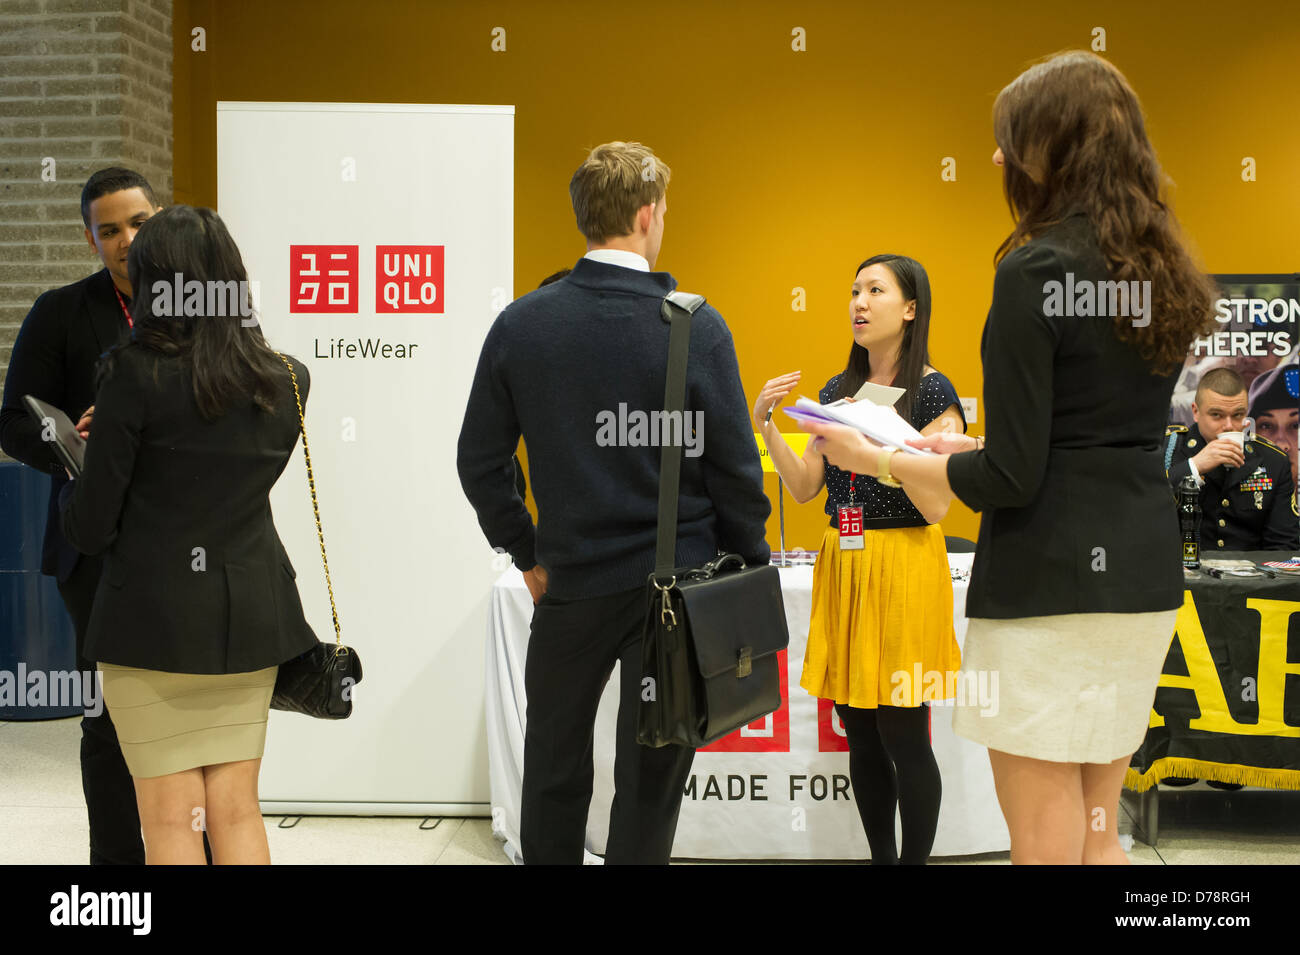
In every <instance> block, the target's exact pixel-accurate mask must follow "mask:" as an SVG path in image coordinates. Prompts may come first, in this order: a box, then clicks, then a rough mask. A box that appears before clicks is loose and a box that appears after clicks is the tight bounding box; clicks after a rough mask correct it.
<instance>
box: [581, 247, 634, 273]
mask: <svg viewBox="0 0 1300 955" xmlns="http://www.w3.org/2000/svg"><path fill="white" fill-rule="evenodd" d="M583 258H584V259H592V260H594V261H596V262H604V263H605V264H606V265H617V266H620V267H622V268H625V269H636V270H637V271H638V272H649V271H650V263H649V262H647V261H646V258H645V256H643V255H638V254H637V253H636V252H629V251H627V250H626V249H592V250H591V251H590V252H588V253H587V254H586V255H584V256H583Z"/></svg>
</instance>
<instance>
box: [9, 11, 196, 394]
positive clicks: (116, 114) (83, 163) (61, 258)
mask: <svg viewBox="0 0 1300 955" xmlns="http://www.w3.org/2000/svg"><path fill="white" fill-rule="evenodd" d="M171 7H172V5H171V3H170V2H168V0H3V3H0V384H2V383H3V380H4V376H5V374H6V372H7V370H8V366H9V355H10V352H11V351H12V349H13V343H14V338H15V337H16V336H17V334H18V328H19V326H20V325H21V324H22V321H23V318H24V317H25V316H26V315H27V310H28V309H29V308H31V305H32V302H34V301H35V300H36V297H37V296H38V295H40V293H41V292H43V291H45V290H46V289H50V288H54V287H56V286H59V285H66V284H68V283H69V282H75V281H76V280H77V279H80V278H83V277H85V276H86V275H89V274H90V273H91V272H95V271H98V270H99V269H100V268H102V267H103V266H102V264H101V263H100V261H99V259H98V258H97V257H96V256H95V254H94V252H93V251H92V250H91V249H90V248H89V246H88V245H87V244H86V239H85V236H84V234H83V228H84V227H83V225H82V221H81V211H80V206H79V202H80V197H81V187H82V186H83V185H84V184H85V182H86V179H87V178H88V177H89V176H90V174H91V173H92V172H94V171H95V170H96V169H100V168H103V167H104V166H127V167H130V168H132V169H135V170H137V171H139V172H140V173H142V174H143V175H144V176H145V177H146V178H147V179H148V180H149V182H150V183H151V184H152V185H153V187H154V190H155V192H156V194H157V196H158V201H159V202H160V203H162V204H163V205H167V204H169V203H170V202H171V196H172V119H171V115H172V104H171V96H172V89H171V73H172V13H171ZM49 160H53V168H52V175H53V179H52V181H47V178H48V177H49V175H50V173H48V172H46V169H47V168H48V167H49Z"/></svg>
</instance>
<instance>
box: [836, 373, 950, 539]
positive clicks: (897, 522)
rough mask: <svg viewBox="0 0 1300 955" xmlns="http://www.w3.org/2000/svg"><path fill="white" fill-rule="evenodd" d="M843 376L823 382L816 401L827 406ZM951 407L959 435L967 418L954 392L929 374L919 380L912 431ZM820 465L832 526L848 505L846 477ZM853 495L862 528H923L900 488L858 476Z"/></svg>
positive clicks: (936, 375)
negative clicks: (958, 420)
mask: <svg viewBox="0 0 1300 955" xmlns="http://www.w3.org/2000/svg"><path fill="white" fill-rule="evenodd" d="M842 375H843V372H841V373H840V374H839V375H836V376H835V377H834V378H832V379H831V380H830V381H828V382H826V387H824V388H823V389H822V390H821V391H820V392H819V393H818V400H819V401H820V402H821V403H822V404H827V403H829V402H831V401H833V400H834V398H833V397H832V396H833V395H834V394H835V390H836V388H838V387H839V384H840V378H841V377H842ZM952 405H956V406H957V411H958V412H959V413H960V414H961V427H962V431H963V432H964V431H965V430H966V415H965V413H964V412H962V407H961V401H960V400H959V399H958V397H957V391H956V389H955V388H953V386H952V382H950V381H949V380H948V379H947V378H946V377H944V376H943V375H942V374H940V373H939V372H937V371H932V372H930V374H928V375H926V376H925V377H924V378H922V379H921V384H920V386H919V388H918V390H917V396H916V401H915V402H913V406H912V427H914V428H916V430H917V431H920V430H921V429H922V428H924V427H925V426H926V425H928V424H929V423H930V422H931V421H933V420H934V419H935V418H937V417H939V415H941V414H943V413H944V411H946V410H947V409H948V408H949V407H951V406H952ZM822 463H823V465H824V466H825V468H826V489H827V495H826V513H827V515H829V517H830V519H831V524H832V525H835V524H837V523H838V521H839V508H840V507H842V506H844V505H846V504H848V503H849V473H850V472H848V471H841V470H840V469H839V468H837V467H835V465H833V464H831V463H830V462H829V461H827V460H826V459H825V458H822ZM853 486H854V488H855V492H854V495H853V502H854V503H855V504H861V505H862V524H863V526H864V527H870V528H876V529H879V528H882V527H924V526H925V523H926V522H925V518H924V517H922V516H921V512H920V511H918V510H917V509H916V505H914V504H913V503H912V502H911V500H909V499H908V497H907V494H906V493H904V491H903V489H902V488H901V487H885V486H884V485H883V484H881V483H880V482H879V481H877V480H876V479H875V478H874V477H868V476H866V475H864V474H859V475H858V476H857V479H856V480H855V481H854V482H853Z"/></svg>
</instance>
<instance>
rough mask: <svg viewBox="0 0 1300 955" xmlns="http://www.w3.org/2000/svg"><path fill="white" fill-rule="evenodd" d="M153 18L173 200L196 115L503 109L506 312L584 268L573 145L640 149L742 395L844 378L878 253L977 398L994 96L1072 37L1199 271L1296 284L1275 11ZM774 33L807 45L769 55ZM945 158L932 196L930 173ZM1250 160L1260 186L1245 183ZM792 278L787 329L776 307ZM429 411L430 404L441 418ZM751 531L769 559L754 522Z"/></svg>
mask: <svg viewBox="0 0 1300 955" xmlns="http://www.w3.org/2000/svg"><path fill="white" fill-rule="evenodd" d="M174 26H175V34H176V36H175V40H176V42H175V56H174V69H175V90H174V97H173V103H174V110H175V132H174V135H175V194H176V201H177V202H186V203H191V204H199V205H210V206H211V205H215V203H216V112H215V104H216V102H217V100H219V99H220V100H289V101H293V100H302V101H336V102H398V103H493V104H495V103H504V104H513V105H514V106H515V109H516V113H515V213H516V214H515V291H516V294H523V293H524V292H526V291H529V290H531V289H532V288H533V287H535V286H536V284H537V282H538V281H539V280H540V279H541V278H543V277H544V276H546V275H548V274H550V273H551V272H553V271H555V270H556V269H559V268H563V267H566V266H570V265H572V264H573V262H574V261H575V260H577V259H578V258H579V257H580V256H581V255H582V254H583V252H584V251H585V246H584V244H583V242H582V239H581V236H580V235H579V234H578V232H577V229H576V228H575V226H574V224H573V214H572V210H571V208H570V205H569V197H568V181H569V177H570V176H571V175H572V173H573V170H574V169H575V168H576V167H577V165H578V163H579V162H580V161H581V160H582V158H583V157H584V155H585V154H586V150H587V149H588V148H590V147H591V146H594V145H596V144H597V143H601V142H605V141H608V140H613V139H625V140H627V139H636V140H640V141H642V142H645V143H648V144H650V145H651V146H653V147H654V149H655V150H656V151H657V152H658V153H659V154H660V155H661V156H662V157H663V158H664V159H665V160H666V161H667V162H668V163H669V165H670V166H671V167H672V169H673V178H672V183H671V185H670V187H669V196H670V203H669V212H668V215H667V230H666V234H665V240H664V247H663V251H662V253H661V255H660V259H659V263H658V267H659V268H662V269H666V270H668V271H670V272H672V273H673V274H674V275H675V276H676V277H677V280H678V282H679V284H680V286H681V287H682V288H683V289H686V290H689V291H695V292H701V293H703V294H705V295H707V296H708V298H709V300H710V302H711V303H712V304H713V305H715V306H716V307H717V308H718V309H719V310H720V311H721V312H722V314H723V316H724V317H725V318H726V319H727V322H728V324H729V325H730V326H731V329H732V332H733V334H734V336H735V340H736V349H737V353H738V355H739V359H740V368H741V374H742V376H743V380H744V384H745V389H746V392H747V394H749V395H750V396H751V399H752V397H753V396H754V395H755V394H756V393H757V391H758V389H759V387H761V385H762V383H763V382H764V381H765V380H766V379H768V378H771V377H774V376H776V375H779V374H782V373H784V372H787V371H792V370H795V369H796V368H799V369H802V370H803V372H804V375H805V386H804V387H803V388H801V389H800V390H801V391H803V392H804V393H806V394H808V395H810V396H815V394H816V391H817V389H818V388H819V387H820V386H821V385H822V384H823V383H824V382H825V380H826V379H827V378H829V377H830V376H831V375H832V374H834V373H835V372H836V371H838V370H840V368H841V367H842V365H843V362H844V360H845V357H846V355H847V353H848V348H849V343H850V341H851V333H850V330H849V326H848V320H847V314H848V312H847V304H848V291H849V286H850V284H851V282H852V280H853V268H854V266H856V265H857V263H858V262H860V261H861V260H863V259H865V258H866V257H867V256H869V255H872V254H875V253H879V252H897V253H903V254H907V255H911V256H914V257H915V258H917V259H919V260H920V261H921V262H922V263H923V264H924V265H925V266H926V268H927V269H928V271H929V273H930V278H931V283H932V287H933V293H934V317H933V324H932V330H931V353H932V358H933V362H934V364H935V366H936V367H938V368H939V370H941V371H943V372H944V373H945V374H947V375H948V377H949V378H951V379H952V380H953V382H954V384H955V385H956V387H957V390H958V392H959V393H960V394H961V395H963V396H979V395H981V393H982V379H981V374H980V361H979V342H980V331H981V329H982V327H983V323H984V317H985V315H986V313H987V310H988V305H989V296H990V292H991V288H992V276H993V272H992V255H993V251H994V249H995V248H996V247H997V245H998V243H999V242H1000V241H1001V240H1002V238H1003V237H1004V236H1005V235H1006V233H1007V231H1008V230H1009V228H1010V218H1009V216H1008V213H1007V210H1006V205H1005V203H1004V201H1003V199H1002V195H1001V180H1000V178H999V175H998V172H997V170H996V169H995V167H994V166H993V165H992V164H991V163H990V156H991V154H992V152H993V150H994V148H995V147H994V142H993V138H992V133H991V128H990V112H991V107H992V103H993V98H994V96H995V95H996V94H997V91H998V90H999V89H1000V88H1001V87H1002V86H1004V85H1005V84H1006V83H1007V82H1009V81H1010V80H1011V79H1013V78H1014V77H1015V76H1016V74H1017V73H1018V72H1020V70H1021V69H1023V68H1024V67H1025V66H1026V65H1028V64H1029V63H1030V62H1031V61H1033V60H1035V59H1037V58H1038V57H1040V56H1042V55H1044V54H1048V53H1052V52H1055V51H1057V50H1061V49H1066V48H1086V47H1088V45H1089V44H1090V43H1091V42H1092V31H1093V29H1094V28H1095V27H1102V28H1104V29H1105V31H1106V45H1107V49H1106V52H1105V55H1107V56H1108V57H1109V58H1110V59H1111V60H1112V61H1113V62H1114V63H1116V64H1117V65H1118V66H1119V67H1120V69H1122V70H1123V71H1124V72H1125V74H1126V75H1127V76H1128V78H1129V80H1130V82H1131V83H1132V84H1133V86H1134V88H1135V89H1136V90H1137V92H1138V95H1139V97H1140V98H1141V100H1142V102H1143V105H1144V107H1145V110H1146V113H1147V117H1148V130H1149V133H1150V135H1151V138H1152V140H1153V142H1154V143H1155V145H1156V148H1157V150H1158V153H1159V155H1160V158H1161V161H1162V162H1163V164H1164V167H1165V169H1166V171H1167V173H1168V174H1169V175H1170V177H1171V178H1172V179H1173V180H1174V182H1176V183H1177V188H1176V190H1174V191H1173V192H1172V193H1171V195H1172V197H1173V202H1174V206H1175V208H1176V210H1177V211H1178V213H1179V215H1180V217H1181V219H1182V221H1183V223H1184V226H1185V227H1186V229H1187V231H1188V233H1189V234H1190V236H1191V237H1192V239H1193V242H1194V245H1195V247H1196V249H1197V252H1198V254H1199V257H1200V259H1201V261H1202V262H1203V264H1204V265H1205V266H1206V268H1207V270H1208V271H1215V272H1247V271H1251V272H1254V271H1259V272H1268V271H1295V270H1297V269H1300V261H1298V260H1300V255H1298V254H1297V251H1298V249H1297V246H1298V245H1300V242H1298V241H1297V236H1300V158H1298V157H1300V124H1297V122H1296V119H1295V109H1296V93H1297V90H1300V82H1298V81H1297V79H1296V75H1297V74H1296V72H1295V69H1296V64H1297V63H1300V28H1297V20H1296V12H1295V7H1294V4H1293V3H1292V2H1289V0H1265V2H1259V3H1252V4H1245V5H1232V4H1225V3H1223V2H1214V3H1208V2H1191V3H1182V2H1179V3H1143V4H1136V3H1131V2H1114V0H1106V2H1092V3H1048V4H1030V3H1025V2H1007V0H990V2H984V3H978V4H977V3H958V2H937V0H916V2H911V3H864V2H861V0H844V2H835V3H817V2H803V3H789V2H783V3H773V2H756V3H755V2H751V3H744V4H730V3H714V2H708V0H696V2H692V3H683V2H658V3H626V4H615V3H609V2H581V3H579V2H570V3H543V2H509V3H487V2H414V0H407V2H395V0H371V2H365V3H358V2H344V0H311V2H283V0H177V2H176V4H175V15H174ZM195 27H202V28H203V29H204V30H205V31H206V37H205V39H206V47H207V49H206V51H205V52H195V51H193V50H192V48H191V46H192V41H191V37H192V30H193V29H194V28H195ZM494 27H504V28H505V31H506V33H505V37H506V50H505V52H493V51H492V50H491V42H492V30H493V28H494ZM796 27H802V28H803V29H804V30H805V31H806V38H807V40H806V45H807V50H806V52H801V53H800V52H793V51H792V49H791V41H792V33H791V31H792V30H793V29H794V28H796ZM948 156H950V157H954V158H955V159H956V161H957V180H956V181H955V182H943V181H941V179H940V163H941V161H942V159H943V157H948ZM1245 156H1253V157H1254V158H1255V159H1256V161H1257V164H1258V181H1256V182H1253V183H1244V182H1243V181H1242V179H1241V162H1242V158H1243V157H1245ZM235 238H236V241H238V239H239V237H238V236H236V237H235ZM795 287H801V288H803V289H806V290H807V303H808V307H807V311H804V312H796V311H792V310H791V290H792V289H793V288H795ZM440 398H441V399H443V402H444V403H442V405H441V406H442V407H445V408H446V409H448V410H447V411H446V412H445V413H448V414H452V413H457V412H458V410H459V408H460V407H462V403H463V400H464V396H463V395H443V396H440ZM981 405H982V403H981ZM437 406H438V405H434V407H437ZM453 409H455V410H453ZM971 431H972V433H975V434H981V433H983V409H982V406H981V410H980V417H979V420H978V422H977V423H976V424H975V426H974V427H973V428H972V429H971ZM765 480H766V481H767V484H768V492H769V495H771V496H772V498H773V501H775V495H776V477H775V475H771V474H769V475H767V476H766V478H765ZM823 503H824V498H822V499H819V500H818V501H816V502H812V503H809V504H805V505H802V506H800V505H796V504H794V503H793V501H791V500H790V499H789V498H788V496H787V500H786V514H787V543H788V545H790V546H804V547H808V548H815V547H816V546H817V543H818V541H819V539H820V535H821V531H822V528H823V527H824V526H825V518H824V516H823V514H822V504H823ZM977 520H978V518H977V516H976V515H974V514H972V513H971V512H970V511H968V510H967V509H966V508H964V507H962V506H961V505H959V504H958V505H954V507H953V510H952V512H951V514H950V515H949V517H948V518H947V520H945V521H944V529H945V531H946V532H947V533H949V534H960V535H962V536H966V537H972V538H973V537H974V536H975V533H976V529H977ZM768 536H769V540H770V541H771V542H772V544H773V545H774V546H775V544H776V539H777V532H776V508H775V506H774V507H773V517H772V521H771V523H770V524H769V535H768Z"/></svg>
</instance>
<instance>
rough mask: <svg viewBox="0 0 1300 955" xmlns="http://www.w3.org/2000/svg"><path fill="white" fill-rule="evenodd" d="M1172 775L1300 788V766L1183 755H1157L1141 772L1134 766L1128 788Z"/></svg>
mask: <svg viewBox="0 0 1300 955" xmlns="http://www.w3.org/2000/svg"><path fill="white" fill-rule="evenodd" d="M1171 776H1172V777H1178V776H1183V777H1186V778H1189V779H1206V780H1214V781H1215V782H1220V783H1240V784H1241V785H1243V786H1266V787H1268V788H1269V789H1300V769H1260V768H1259V767H1258V766H1238V765H1236V764H1235V763H1210V762H1204V761H1202V760H1199V759H1186V758H1183V757H1179V756H1167V757H1165V758H1164V759H1157V760H1156V761H1155V762H1154V763H1152V764H1151V768H1150V769H1148V770H1147V771H1146V772H1145V773H1139V772H1138V771H1137V770H1135V769H1134V768H1133V767H1131V766H1130V767H1129V769H1128V771H1127V772H1126V773H1125V774H1124V788H1125V789H1132V790H1133V791H1134V792H1139V793H1144V792H1146V791H1147V790H1148V789H1150V788H1151V787H1152V786H1154V785H1156V784H1157V783H1159V782H1160V781H1161V780H1163V779H1166V778H1168V777H1171Z"/></svg>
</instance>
